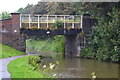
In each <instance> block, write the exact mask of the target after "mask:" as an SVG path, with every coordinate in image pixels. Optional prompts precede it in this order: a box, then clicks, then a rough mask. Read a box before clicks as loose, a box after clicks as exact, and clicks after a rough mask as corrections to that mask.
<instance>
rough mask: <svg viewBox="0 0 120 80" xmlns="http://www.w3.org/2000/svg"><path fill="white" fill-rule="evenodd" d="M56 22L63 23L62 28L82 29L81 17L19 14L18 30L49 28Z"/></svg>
mask: <svg viewBox="0 0 120 80" xmlns="http://www.w3.org/2000/svg"><path fill="white" fill-rule="evenodd" d="M56 21H61V22H62V23H63V25H64V26H63V28H64V29H66V28H73V29H74V28H82V16H81V15H38V14H20V28H31V27H36V28H38V29H40V28H42V27H45V28H51V26H52V25H53V24H55V23H56Z"/></svg>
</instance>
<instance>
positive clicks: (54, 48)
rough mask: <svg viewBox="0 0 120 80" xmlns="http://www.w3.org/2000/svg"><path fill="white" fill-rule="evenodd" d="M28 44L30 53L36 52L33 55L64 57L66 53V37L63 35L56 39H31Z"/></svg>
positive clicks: (47, 37)
mask: <svg viewBox="0 0 120 80" xmlns="http://www.w3.org/2000/svg"><path fill="white" fill-rule="evenodd" d="M26 44H27V49H28V52H29V51H30V52H32V51H33V50H34V51H33V53H41V54H43V55H44V56H47V55H48V56H51V57H58V56H59V57H62V56H63V53H64V37H63V36H61V35H57V36H54V37H50V36H41V37H37V38H36V37H31V39H28V40H27V42H26ZM31 50H32V51H31ZM44 53H46V54H44ZM49 53H50V54H49Z"/></svg>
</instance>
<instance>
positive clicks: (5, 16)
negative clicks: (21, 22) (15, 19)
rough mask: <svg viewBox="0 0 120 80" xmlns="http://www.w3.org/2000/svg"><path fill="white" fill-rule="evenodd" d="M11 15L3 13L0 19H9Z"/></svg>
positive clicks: (0, 14)
mask: <svg viewBox="0 0 120 80" xmlns="http://www.w3.org/2000/svg"><path fill="white" fill-rule="evenodd" d="M10 17H11V14H10V13H9V12H6V11H3V12H1V13H0V19H5V18H10Z"/></svg>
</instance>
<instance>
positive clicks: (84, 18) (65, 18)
mask: <svg viewBox="0 0 120 80" xmlns="http://www.w3.org/2000/svg"><path fill="white" fill-rule="evenodd" d="M11 15H12V17H11V18H7V19H3V20H0V22H1V23H2V24H0V34H2V43H4V44H7V45H11V46H13V47H14V48H16V49H18V50H20V51H26V44H25V40H26V36H41V35H64V36H65V55H66V56H79V54H80V48H84V47H85V46H86V38H87V34H89V32H90V30H91V27H92V26H94V25H95V24H96V23H97V20H96V19H92V18H90V15H89V14H83V15H38V14H20V13H11ZM79 33H84V35H83V36H79V37H78V34H79ZM25 35H26V36H25ZM78 38H79V39H78ZM78 42H79V44H78ZM80 44H82V45H80Z"/></svg>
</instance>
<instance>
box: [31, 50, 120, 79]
mask: <svg viewBox="0 0 120 80" xmlns="http://www.w3.org/2000/svg"><path fill="white" fill-rule="evenodd" d="M32 51H33V52H34V53H41V52H40V51H36V50H32ZM32 51H30V52H32ZM44 54H45V53H44ZM47 54H50V55H54V54H52V53H46V55H47ZM56 61H57V62H58V63H59V64H56ZM50 63H52V64H55V68H54V69H53V70H51V71H46V72H45V73H46V74H51V75H52V76H54V77H59V78H91V74H92V73H95V76H97V78H118V76H119V75H118V72H119V70H120V69H119V68H120V67H119V66H120V64H117V63H112V62H100V61H97V60H93V59H80V58H64V59H53V58H43V60H42V62H41V64H42V65H41V66H44V65H46V66H47V67H49V66H50V65H49V64H50ZM118 69H119V70H118Z"/></svg>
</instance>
